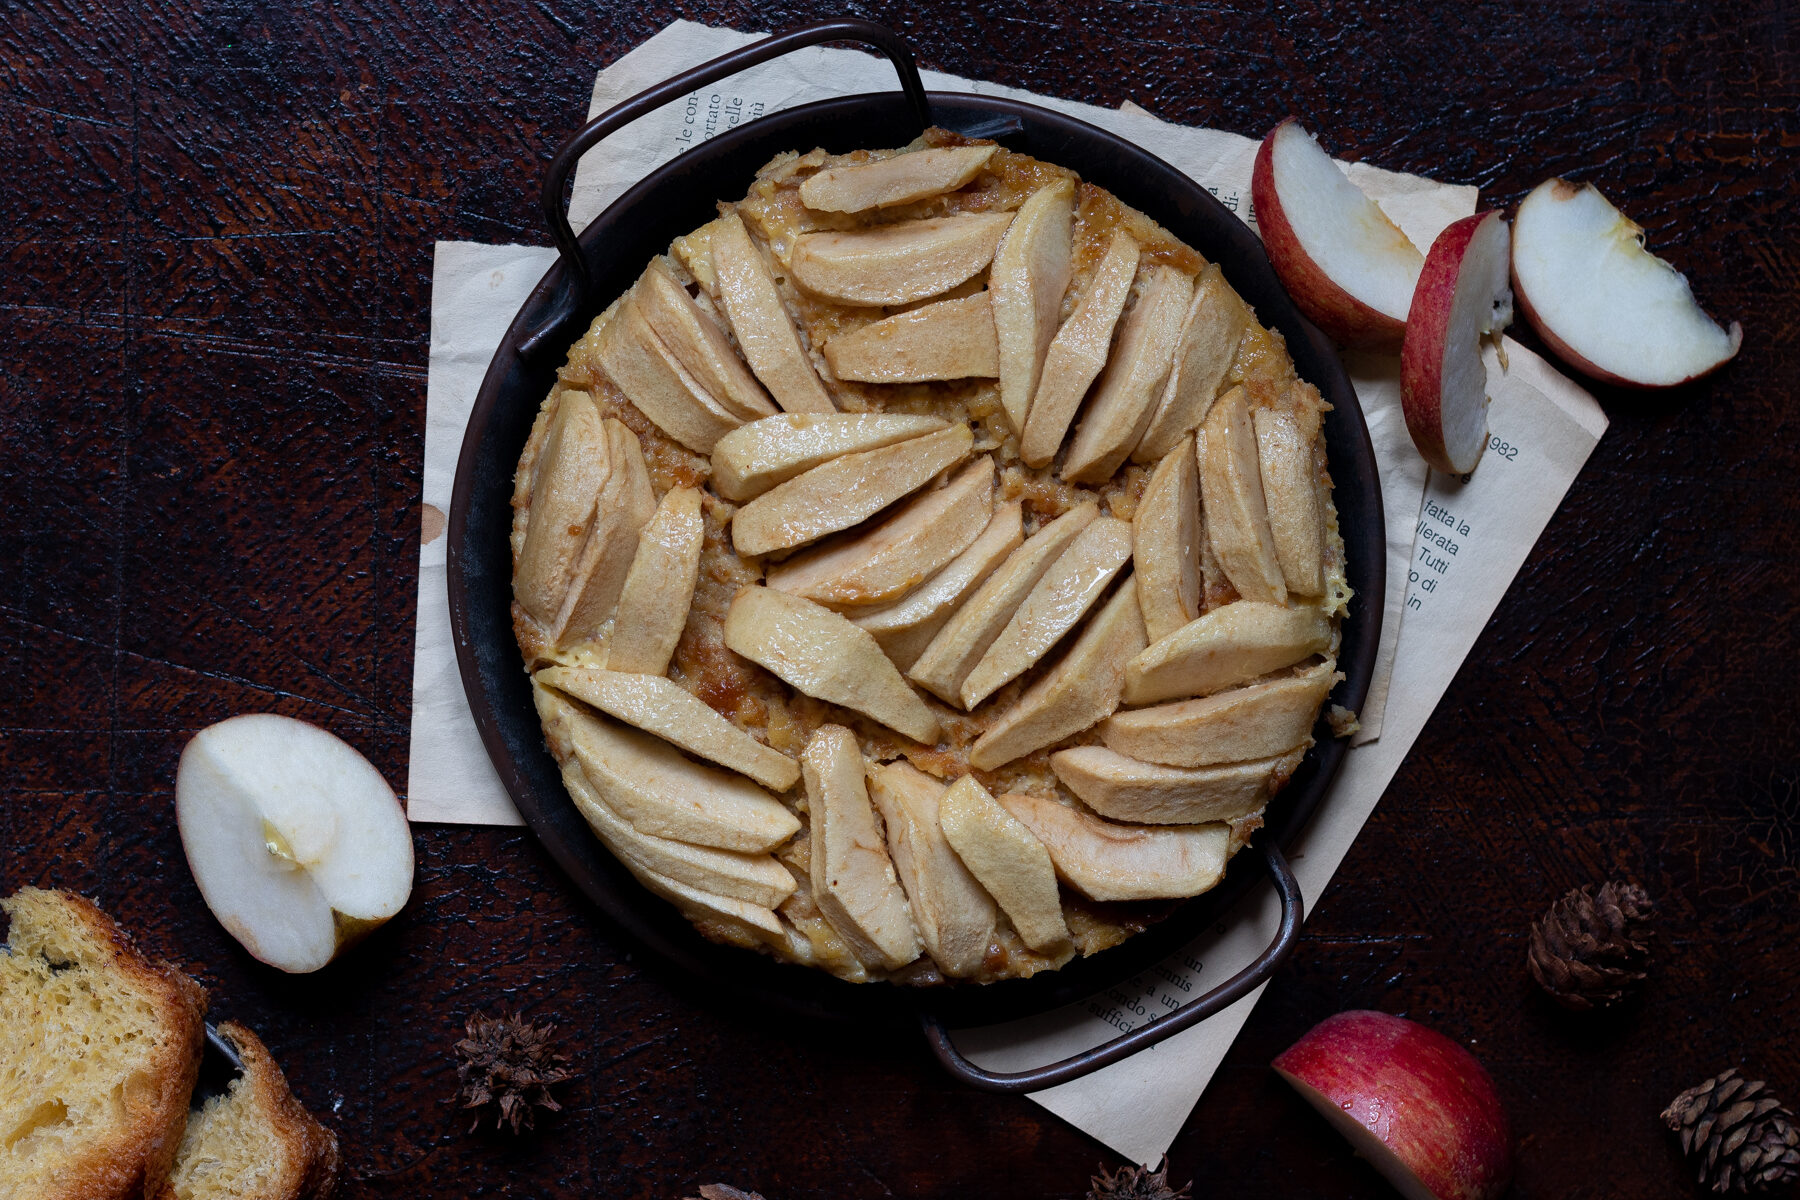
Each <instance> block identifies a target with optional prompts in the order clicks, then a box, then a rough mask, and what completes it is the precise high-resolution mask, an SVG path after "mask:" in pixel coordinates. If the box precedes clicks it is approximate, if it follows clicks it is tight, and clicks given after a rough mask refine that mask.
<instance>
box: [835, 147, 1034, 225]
mask: <svg viewBox="0 0 1800 1200" xmlns="http://www.w3.org/2000/svg"><path fill="white" fill-rule="evenodd" d="M999 148H1000V147H998V146H943V147H934V148H932V149H929V150H913V151H909V152H907V153H905V154H896V155H894V156H893V157H892V158H879V159H875V160H874V161H872V162H862V163H847V164H845V165H843V166H838V167H827V168H826V169H825V170H823V171H819V172H816V173H815V174H812V175H809V176H807V178H806V180H805V181H804V182H803V183H801V185H800V202H801V203H802V204H804V205H806V207H808V208H810V209H812V210H813V211H814V212H839V213H855V212H863V211H865V210H867V209H871V208H890V207H892V206H894V205H896V204H911V203H912V202H913V201H915V200H924V199H926V198H927V197H930V196H938V195H942V194H943V193H945V192H954V191H955V190H956V189H958V188H960V187H962V186H963V185H964V184H966V183H968V182H969V181H970V180H971V179H973V178H975V176H977V175H979V174H981V168H983V167H985V166H987V162H988V159H990V158H992V157H994V151H996V150H998V149H999Z"/></svg>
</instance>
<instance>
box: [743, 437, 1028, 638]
mask: <svg viewBox="0 0 1800 1200" xmlns="http://www.w3.org/2000/svg"><path fill="white" fill-rule="evenodd" d="M993 509H994V462H993V460H992V459H991V458H988V457H986V456H985V455H984V456H983V457H981V458H979V459H977V460H976V461H974V462H972V463H970V464H968V465H967V466H965V467H964V468H963V469H962V470H961V471H959V472H958V473H957V474H956V475H955V476H954V477H953V478H952V479H951V480H950V482H949V483H947V484H945V485H944V486H943V487H941V488H938V489H936V490H935V491H927V492H921V493H919V494H918V495H916V496H914V497H912V498H911V499H910V500H907V501H905V502H903V503H901V504H899V505H897V506H895V509H894V511H893V513H892V514H891V515H890V516H888V517H887V518H886V519H885V520H883V521H882V522H881V524H879V525H877V526H875V527H874V528H873V529H870V530H867V531H866V532H862V533H853V534H845V535H844V538H845V539H846V540H834V541H831V542H827V543H825V544H823V545H821V546H819V547H817V548H815V549H812V550H809V551H807V552H806V553H804V554H799V555H795V556H794V557H793V558H790V559H788V560H787V561H786V562H783V563H779V564H777V565H775V566H773V567H770V568H769V572H768V579H767V582H768V585H769V586H770V587H772V588H775V589H776V590H778V591H783V592H791V593H793V594H794V595H796V596H805V597H806V598H807V599H808V600H817V601H818V602H819V603H820V604H831V605H836V606H838V607H852V606H861V605H871V604H881V603H884V602H887V601H890V600H896V599H898V598H900V597H901V596H904V595H905V594H906V593H907V592H909V591H911V590H912V589H913V588H915V587H917V586H918V585H919V584H920V583H922V582H923V581H925V580H926V579H928V578H930V577H931V576H932V575H934V574H936V573H937V572H938V570H940V569H941V568H943V567H944V566H945V565H946V564H948V563H949V562H950V560H951V559H953V558H955V557H956V556H957V555H959V554H961V553H962V552H963V551H964V550H967V549H968V548H969V546H970V545H971V544H972V543H973V542H974V541H975V539H976V538H977V537H979V536H980V535H981V531H982V529H983V528H984V527H986V525H987V520H988V517H989V516H990V515H992V513H993Z"/></svg>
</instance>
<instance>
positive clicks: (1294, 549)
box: [1251, 408, 1325, 596]
mask: <svg viewBox="0 0 1800 1200" xmlns="http://www.w3.org/2000/svg"><path fill="white" fill-rule="evenodd" d="M1251 423H1252V425H1253V426H1254V427H1255V430H1256V462H1257V468H1258V470H1259V472H1260V474H1261V476H1262V492H1263V502H1264V506H1265V509H1266V510H1267V512H1268V514H1269V533H1270V534H1271V535H1272V537H1273V538H1274V541H1275V561H1276V562H1277V563H1279V564H1280V566H1281V578H1282V580H1283V581H1284V582H1285V583H1286V584H1287V590H1288V591H1289V592H1291V593H1293V594H1295V595H1298V596H1322V595H1324V594H1325V514H1324V513H1323V512H1322V511H1321V510H1320V505H1319V468H1318V464H1317V463H1315V462H1314V461H1313V439H1314V438H1316V437H1317V436H1318V431H1317V430H1316V429H1314V430H1312V431H1311V432H1312V437H1308V436H1307V435H1306V434H1305V433H1303V432H1302V431H1301V428H1300V421H1299V418H1297V417H1296V416H1295V415H1294V414H1293V413H1292V412H1290V411H1288V410H1285V409H1279V408H1259V409H1257V410H1256V411H1255V412H1254V413H1252V414H1251Z"/></svg>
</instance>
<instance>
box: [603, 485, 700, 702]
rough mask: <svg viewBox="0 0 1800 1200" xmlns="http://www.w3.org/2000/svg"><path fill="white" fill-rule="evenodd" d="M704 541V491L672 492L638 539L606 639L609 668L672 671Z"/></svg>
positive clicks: (690, 601) (691, 489) (652, 671)
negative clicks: (672, 663) (702, 512)
mask: <svg viewBox="0 0 1800 1200" xmlns="http://www.w3.org/2000/svg"><path fill="white" fill-rule="evenodd" d="M705 540H706V521H705V518H704V517H702V516H701V512H700V492H699V490H698V489H696V488H671V489H670V490H669V491H668V493H667V494H665V495H664V496H663V498H662V503H661V504H659V505H657V508H656V514H655V515H654V516H652V517H651V518H650V523H649V524H648V525H645V526H644V529H643V532H642V533H640V534H638V544H637V553H636V554H634V555H633V556H632V559H631V569H630V570H629V571H628V572H626V574H625V586H624V587H623V588H622V589H621V590H620V592H619V606H618V609H617V610H616V611H615V612H614V614H613V623H612V629H611V630H610V631H609V632H608V633H607V635H606V654H605V660H606V665H607V666H608V667H609V668H611V669H612V670H614V671H637V672H642V673H644V674H648V675H661V674H662V673H663V672H664V671H666V670H668V669H669V659H670V657H671V656H672V655H673V654H674V653H675V644H676V643H677V642H679V641H680V640H681V631H682V630H683V629H684V628H686V626H687V618H688V609H689V608H690V607H691V606H692V604H693V599H694V584H695V582H696V580H697V579H698V578H699V574H700V548H701V545H702V544H703V543H704V542H705Z"/></svg>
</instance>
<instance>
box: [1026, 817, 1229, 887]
mask: <svg viewBox="0 0 1800 1200" xmlns="http://www.w3.org/2000/svg"><path fill="white" fill-rule="evenodd" d="M999 801H1000V805H1001V806H1002V807H1003V808H1005V809H1006V811H1007V812H1009V813H1011V814H1012V815H1013V816H1015V817H1017V818H1018V819H1019V821H1020V823H1022V824H1023V825H1024V826H1025V827H1026V828H1027V829H1029V830H1031V832H1032V833H1033V834H1034V835H1036V837H1037V839H1038V841H1040V842H1042V843H1043V844H1044V849H1046V850H1048V851H1049V852H1050V861H1051V862H1052V863H1054V864H1055V865H1056V874H1057V878H1059V879H1061V880H1062V881H1063V882H1064V883H1066V884H1068V885H1069V886H1070V887H1072V888H1074V889H1075V890H1076V891H1078V892H1080V893H1081V894H1082V895H1084V896H1086V897H1088V898H1089V899H1090V900H1100V901H1111V900H1174V899H1180V898H1183V897H1186V896H1197V895H1199V894H1200V893H1201V892H1204V891H1206V890H1207V889H1209V888H1211V887H1212V886H1213V885H1214V884H1216V883H1218V882H1219V878H1220V876H1222V875H1223V874H1224V873H1225V859H1226V856H1227V854H1228V853H1229V849H1230V844H1231V830H1230V828H1229V827H1228V826H1226V825H1223V824H1207V825H1190V826H1185V827H1167V826H1165V827H1161V828H1157V827H1149V826H1142V825H1114V824H1111V823H1110V822H1107V821H1102V820H1101V819H1100V818H1098V817H1091V816H1089V815H1088V814H1086V813H1082V812H1077V811H1076V810H1074V809H1073V808H1070V807H1068V806H1066V805H1064V804H1060V803H1058V802H1057V801H1055V800H1048V799H1045V798H1044V797H1042V796H1031V795H1026V794H1024V793H1020V792H1009V793H1007V794H1006V795H1004V796H1001V797H1000V798H999Z"/></svg>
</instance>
